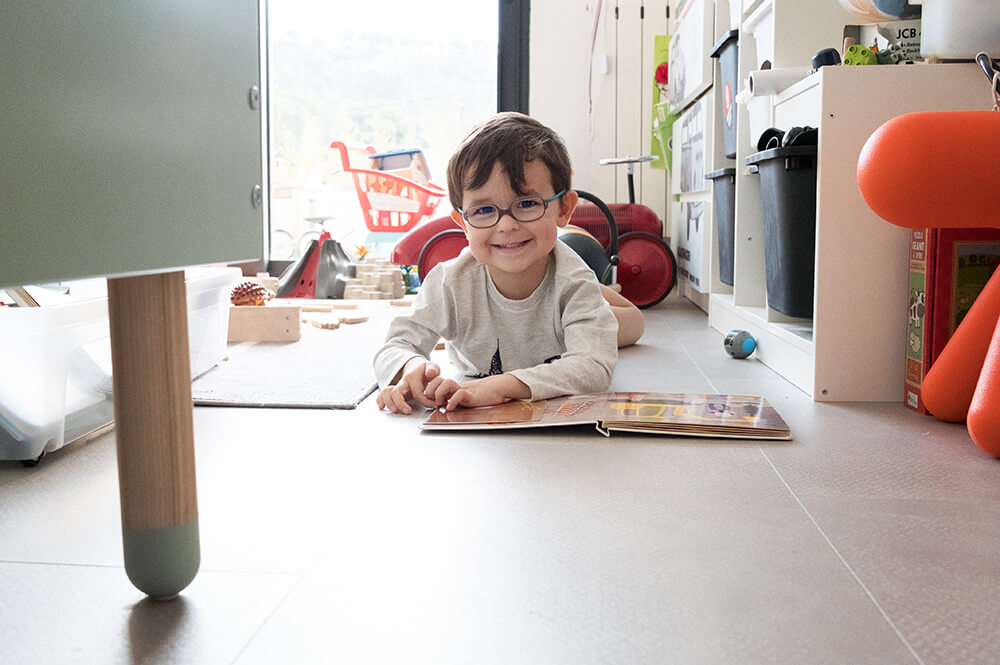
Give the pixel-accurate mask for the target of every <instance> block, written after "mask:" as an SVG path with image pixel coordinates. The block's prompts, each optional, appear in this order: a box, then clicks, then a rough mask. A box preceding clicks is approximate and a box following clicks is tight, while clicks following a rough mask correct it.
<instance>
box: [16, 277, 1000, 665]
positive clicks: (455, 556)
mask: <svg viewBox="0 0 1000 665" xmlns="http://www.w3.org/2000/svg"><path fill="white" fill-rule="evenodd" d="M646 315H647V321H648V331H647V334H646V336H645V337H644V339H643V340H642V343H641V344H640V345H638V346H636V347H633V348H630V349H627V350H625V351H623V353H622V357H621V361H620V365H619V370H618V374H617V376H616V380H615V386H614V387H615V388H617V389H622V390H624V389H629V390H660V391H667V392H730V393H734V392H740V393H753V394H761V395H763V396H765V397H766V398H768V399H769V400H770V401H771V402H772V403H773V404H774V405H775V406H776V407H777V408H778V410H779V411H780V412H781V413H782V415H783V416H784V417H785V419H786V420H787V421H788V423H789V425H790V426H791V428H792V432H793V434H794V435H795V441H794V442H791V443H762V444H758V443H755V442H733V441H729V442H726V441H713V440H704V441H703V440H694V439H669V438H660V437H644V436H641V435H634V436H630V435H615V436H614V437H612V438H611V439H605V438H603V437H601V436H600V435H598V434H596V433H593V432H589V431H586V430H579V431H577V430H573V431H566V432H554V431H549V432H545V433H531V432H519V433H514V434H511V433H507V434H499V433H491V434H477V435H464V434H449V435H430V434H419V433H418V432H417V423H418V417H417V416H413V417H398V416H390V415H388V414H385V413H380V412H378V411H377V410H376V408H375V405H374V400H373V399H369V400H366V401H365V402H364V403H363V404H362V405H361V407H360V408H358V409H357V410H355V411H307V410H301V411H294V410H268V409H257V410H254V409H219V408H198V409H196V410H195V436H196V449H197V464H198V491H199V499H200V520H201V539H202V569H201V572H200V573H199V575H198V577H197V578H196V579H195V581H194V582H193V583H192V585H191V586H190V587H189V588H188V589H187V590H186V591H185V592H184V593H183V594H182V596H181V597H180V598H179V599H177V600H175V601H171V602H164V603H155V602H151V601H148V600H144V599H143V597H142V594H141V593H139V592H138V591H136V590H135V589H134V588H133V587H132V586H131V585H130V584H129V582H128V580H127V579H126V577H125V574H124V572H123V569H122V555H121V549H120V548H121V546H120V536H119V528H120V523H119V517H118V512H117V511H118V499H117V480H116V475H115V462H114V440H113V434H109V435H106V436H104V437H101V438H99V439H97V440H95V441H92V442H90V443H88V444H85V445H72V446H68V447H67V448H64V449H63V450H61V451H59V452H57V453H55V454H53V455H51V456H49V457H47V458H46V459H45V460H43V462H42V464H41V465H40V466H39V467H37V468H35V469H25V468H22V467H21V466H20V465H19V464H15V463H7V462H0V645H2V646H0V663H11V664H22V663H24V664H29V663H31V664H34V663H74V664H76V663H95V664H96V663H100V664H102V665H106V664H109V663H193V664H199V665H206V664H214V663H225V664H230V663H232V664H235V665H257V664H265V663H266V664H273V663H295V664H298V663H335V662H336V663H339V662H344V663H472V662H477V663H574V664H577V663H685V664H687V663H693V664H697V663H712V664H720V663H734V664H736V663H738V664H740V665H746V664H753V663H795V664H812V663H831V664H851V665H856V664H862V663H872V664H879V665H885V664H894V663H924V664H927V665H931V664H935V665H936V664H945V663H956V664H963V665H970V664H974V663H996V662H998V661H1000V618H998V617H1000V556H998V553H1000V461H998V460H996V459H993V458H991V457H988V456H987V455H985V454H984V453H982V452H980V451H979V449H978V448H977V447H976V446H975V445H974V444H973V443H972V442H971V440H970V439H969V436H968V434H967V433H966V431H965V429H964V427H962V426H960V425H948V424H944V423H940V422H937V421H935V420H934V419H933V418H929V417H923V416H919V415H917V414H914V413H913V412H910V411H908V410H907V409H905V408H904V407H903V406H901V405H900V404H896V403H879V404H865V403H853V404H843V403H840V404H821V403H814V402H812V401H811V400H810V399H809V398H807V397H806V396H805V395H804V394H802V393H801V392H800V391H798V390H797V389H796V388H794V387H793V386H791V385H790V384H788V383H787V382H785V381H784V380H783V379H781V378H780V377H778V376H776V375H775V374H774V373H772V372H771V371H770V370H769V369H767V368H766V367H765V366H763V365H761V364H760V363H758V362H756V361H755V360H753V359H749V360H745V361H736V360H732V359H730V358H729V357H728V356H726V355H725V353H724V352H723V350H722V344H721V336H720V335H719V334H718V333H717V332H715V331H713V330H711V329H710V328H708V326H707V320H706V317H705V315H704V314H703V313H702V312H701V311H700V310H698V309H697V308H695V307H694V306H692V305H691V304H690V303H688V302H686V301H684V300H682V299H679V298H677V297H674V296H672V297H670V298H668V299H667V301H665V302H664V303H662V304H661V305H659V306H657V307H655V308H653V309H650V310H647V311H646ZM859 371H864V368H859Z"/></svg>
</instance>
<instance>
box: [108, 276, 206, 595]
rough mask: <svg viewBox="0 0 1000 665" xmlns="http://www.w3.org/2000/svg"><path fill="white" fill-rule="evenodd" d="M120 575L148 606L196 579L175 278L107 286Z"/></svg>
mask: <svg viewBox="0 0 1000 665" xmlns="http://www.w3.org/2000/svg"><path fill="white" fill-rule="evenodd" d="M108 314H109V320H110V325H111V361H112V367H113V380H114V400H115V423H116V424H115V429H116V439H117V445H118V483H119V491H120V494H121V511H122V539H123V546H124V552H125V572H126V573H127V574H128V577H129V579H130V580H131V581H132V583H133V584H134V585H135V586H136V587H137V588H138V589H140V590H141V591H143V592H145V593H146V594H148V595H149V596H150V597H151V598H154V599H166V598H171V597H173V596H176V595H177V594H178V593H179V592H180V591H181V590H182V589H184V588H185V587H186V586H187V585H188V584H190V583H191V580H193V579H194V577H195V575H196V574H197V572H198V566H199V564H200V560H201V553H200V546H199V542H198V499H197V495H196V492H195V469H194V421H193V413H192V402H191V366H190V362H191V361H190V352H189V350H188V327H187V298H186V296H185V282H184V273H183V272H172V273H163V274H154V275H143V276H139V277H123V278H115V279H109V280H108Z"/></svg>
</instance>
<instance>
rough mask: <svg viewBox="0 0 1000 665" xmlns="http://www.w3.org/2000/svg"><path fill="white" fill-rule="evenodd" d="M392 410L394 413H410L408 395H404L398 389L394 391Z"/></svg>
mask: <svg viewBox="0 0 1000 665" xmlns="http://www.w3.org/2000/svg"><path fill="white" fill-rule="evenodd" d="M390 408H391V410H392V412H393V413H410V412H411V410H412V409H410V405H409V404H408V403H407V402H406V397H404V396H403V395H402V394H401V393H400V391H398V390H396V391H393V393H392V404H391V407H390Z"/></svg>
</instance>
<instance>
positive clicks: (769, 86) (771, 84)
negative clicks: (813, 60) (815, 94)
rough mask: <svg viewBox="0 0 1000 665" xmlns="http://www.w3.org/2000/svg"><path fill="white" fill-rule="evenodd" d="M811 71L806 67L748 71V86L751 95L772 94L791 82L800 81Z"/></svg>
mask: <svg viewBox="0 0 1000 665" xmlns="http://www.w3.org/2000/svg"><path fill="white" fill-rule="evenodd" d="M810 72H812V70H811V69H809V68H808V67H789V68H787V69H761V70H758V71H754V72H750V80H749V84H748V88H749V91H750V96H751V97H761V96H763V95H773V94H774V93H776V92H781V91H782V90H784V89H785V88H787V87H788V86H790V85H791V84H793V83H797V82H798V81H801V80H802V79H804V78H805V77H806V76H808V75H809V73H810Z"/></svg>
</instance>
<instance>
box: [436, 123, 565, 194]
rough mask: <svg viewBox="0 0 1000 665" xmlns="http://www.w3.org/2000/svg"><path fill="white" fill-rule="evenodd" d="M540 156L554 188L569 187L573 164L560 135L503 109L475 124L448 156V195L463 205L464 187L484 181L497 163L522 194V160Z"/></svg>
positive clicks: (563, 188)
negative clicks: (449, 157) (452, 153)
mask: <svg viewBox="0 0 1000 665" xmlns="http://www.w3.org/2000/svg"><path fill="white" fill-rule="evenodd" d="M534 159H541V160H542V162H543V163H544V164H545V166H546V167H548V169H549V174H550V175H551V177H552V187H553V188H554V190H555V192H560V191H562V190H569V188H570V177H571V174H572V166H571V164H570V160H569V151H567V150H566V144H565V143H563V140H562V138H560V137H559V135H558V134H556V133H555V132H554V131H552V130H551V129H549V128H548V127H546V126H545V125H543V124H542V123H540V122H538V121H537V120H535V119H534V118H532V117H530V116H527V115H524V114H523V113H516V112H514V111H506V112H504V113H498V114H497V115H495V116H493V117H492V118H490V119H489V120H487V121H485V122H483V123H480V124H479V125H476V126H475V127H474V128H473V129H472V131H471V132H469V135H468V136H466V137H465V139H464V140H463V141H462V144H461V145H459V146H458V150H456V151H455V154H454V155H452V156H451V159H450V160H448V199H449V200H450V201H451V205H452V207H454V208H455V210H461V209H462V196H463V195H464V194H465V190H467V189H478V188H480V187H482V186H483V185H485V184H486V181H487V180H489V179H490V175H492V174H493V167H494V165H495V164H497V163H499V164H500V166H501V168H502V169H503V170H504V172H505V173H506V174H507V177H508V178H509V179H510V186H511V188H512V189H513V190H514V191H515V192H517V193H518V194H519V195H521V196H524V195H526V194H527V192H525V191H524V163H525V162H527V161H531V160H534Z"/></svg>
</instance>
